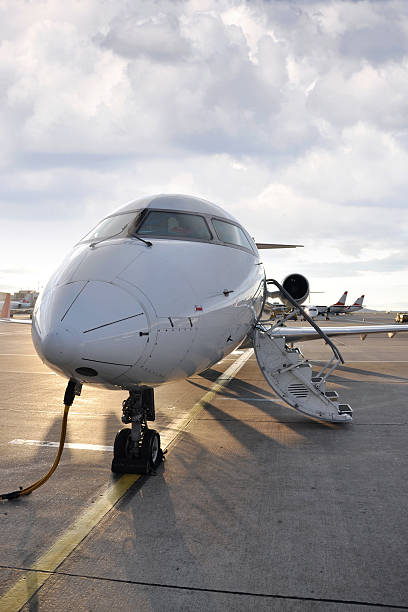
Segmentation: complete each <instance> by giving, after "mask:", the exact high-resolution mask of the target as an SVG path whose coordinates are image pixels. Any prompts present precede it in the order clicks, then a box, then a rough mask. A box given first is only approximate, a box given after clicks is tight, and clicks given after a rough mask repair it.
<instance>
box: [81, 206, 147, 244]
mask: <svg viewBox="0 0 408 612" xmlns="http://www.w3.org/2000/svg"><path fill="white" fill-rule="evenodd" d="M140 213H141V211H140V210H135V211H133V212H130V213H124V214H121V215H115V216H113V217H107V219H104V220H103V221H101V222H100V223H98V225H97V226H96V227H95V228H94V229H93V230H92V231H91V232H89V234H87V235H86V236H85V237H84V238H82V240H81V242H99V241H102V240H107V239H109V238H116V237H119V236H120V237H123V236H127V235H128V234H129V232H131V231H132V230H133V228H134V227H135V225H136V223H137V222H138V221H139V218H140Z"/></svg>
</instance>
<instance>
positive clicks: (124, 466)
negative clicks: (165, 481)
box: [112, 388, 163, 474]
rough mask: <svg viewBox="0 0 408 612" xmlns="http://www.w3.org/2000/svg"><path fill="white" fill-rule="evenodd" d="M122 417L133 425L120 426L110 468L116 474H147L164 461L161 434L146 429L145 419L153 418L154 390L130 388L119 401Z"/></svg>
mask: <svg viewBox="0 0 408 612" xmlns="http://www.w3.org/2000/svg"><path fill="white" fill-rule="evenodd" d="M122 411H123V416H122V421H123V423H131V424H132V429H129V428H128V427H125V428H124V429H121V430H120V431H119V432H118V433H117V434H116V438H115V443H114V446H113V461H112V472H116V473H119V474H149V473H150V472H151V471H152V470H155V469H156V468H157V467H158V466H159V465H160V463H161V462H162V461H163V451H162V449H161V448H160V435H159V434H158V432H157V431H156V430H155V429H149V428H148V426H147V421H154V419H155V410H154V391H153V389H150V388H140V389H136V390H133V391H129V397H128V399H126V400H125V401H124V402H123V404H122Z"/></svg>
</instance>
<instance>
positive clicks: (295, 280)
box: [279, 274, 309, 306]
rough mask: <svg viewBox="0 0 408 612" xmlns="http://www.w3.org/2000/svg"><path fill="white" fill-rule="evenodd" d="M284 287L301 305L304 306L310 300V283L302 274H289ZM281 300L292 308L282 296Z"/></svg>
mask: <svg viewBox="0 0 408 612" xmlns="http://www.w3.org/2000/svg"><path fill="white" fill-rule="evenodd" d="M282 286H283V288H284V289H286V291H287V292H288V293H290V295H291V296H292V297H293V299H294V300H296V302H298V303H299V304H303V302H304V301H305V300H306V299H307V298H308V295H309V281H308V280H307V278H305V277H304V276H303V275H302V274H289V276H287V277H286V278H285V280H284V281H283V283H282ZM279 298H280V300H281V301H282V302H283V303H284V304H286V305H287V306H291V304H289V303H288V301H287V300H286V299H285V298H284V297H283V296H282V295H280V296H279Z"/></svg>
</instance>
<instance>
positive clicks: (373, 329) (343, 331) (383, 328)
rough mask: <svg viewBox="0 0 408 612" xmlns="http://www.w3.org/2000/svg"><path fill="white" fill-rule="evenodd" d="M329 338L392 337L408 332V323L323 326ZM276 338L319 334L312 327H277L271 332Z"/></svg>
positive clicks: (295, 339) (291, 339) (301, 338)
mask: <svg viewBox="0 0 408 612" xmlns="http://www.w3.org/2000/svg"><path fill="white" fill-rule="evenodd" d="M320 329H321V330H322V331H323V332H324V333H325V334H326V335H327V336H329V338H333V337H335V336H351V335H356V334H359V335H360V336H361V338H362V340H364V338H365V337H366V336H367V335H368V334H383V333H386V334H388V336H389V337H390V338H392V337H393V336H395V334H397V333H398V332H408V325H344V326H342V327H321V328H320ZM271 335H272V336H274V337H275V338H278V337H282V336H284V337H285V338H286V339H287V340H288V341H289V342H304V341H305V340H317V339H318V338H320V336H319V334H318V333H317V331H316V330H314V329H313V328H312V327H277V328H276V329H274V330H273V333H272V334H271Z"/></svg>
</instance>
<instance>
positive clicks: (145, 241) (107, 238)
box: [89, 223, 152, 249]
mask: <svg viewBox="0 0 408 612" xmlns="http://www.w3.org/2000/svg"><path fill="white" fill-rule="evenodd" d="M128 225H129V223H126V225H124V226H123V227H122V229H121V230H119V231H118V232H116V234H113V235H112V236H106V237H105V238H101V239H100V240H98V241H97V242H91V244H90V245H89V248H91V249H92V248H93V247H95V246H96V245H97V244H100V243H101V242H104V241H105V240H111V239H112V238H116V236H119V235H120V234H121V233H122V232H124V231H125V229H126V228H127V226H128ZM132 238H137V239H138V240H140V241H141V242H144V243H145V245H146V246H148V247H151V246H152V243H151V242H149V241H148V240H143V238H140V237H139V236H136V235H135V234H133V236H132Z"/></svg>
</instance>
